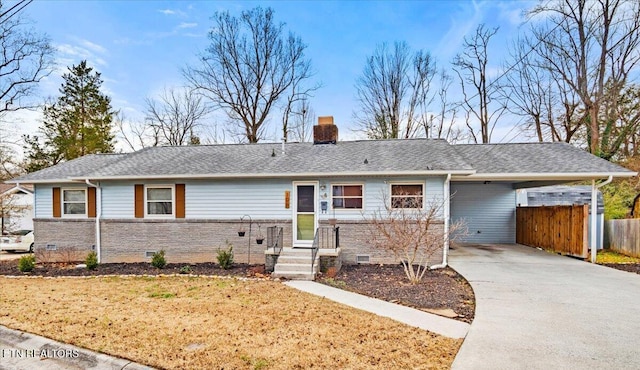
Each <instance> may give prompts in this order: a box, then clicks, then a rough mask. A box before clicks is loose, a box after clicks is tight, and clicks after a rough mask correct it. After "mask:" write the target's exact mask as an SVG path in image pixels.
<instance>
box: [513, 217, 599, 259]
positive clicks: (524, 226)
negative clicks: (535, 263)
mask: <svg viewBox="0 0 640 370" xmlns="http://www.w3.org/2000/svg"><path fill="white" fill-rule="evenodd" d="M588 229H589V206H588V205H580V206H577V205H576V206H550V207H546V206H543V207H517V208H516V242H517V243H519V244H524V245H528V246H531V247H540V248H544V249H551V250H553V251H556V252H558V253H562V254H567V255H570V256H575V257H580V258H587V255H588V236H589V235H588Z"/></svg>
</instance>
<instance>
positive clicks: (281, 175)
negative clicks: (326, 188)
mask: <svg viewBox="0 0 640 370" xmlns="http://www.w3.org/2000/svg"><path fill="white" fill-rule="evenodd" d="M475 173H476V171H475V170H457V171H452V170H435V171H395V172H383V171H362V172H344V173H335V172H296V173H286V172H285V173H254V174H251V173H249V174H247V173H228V174H199V175H185V174H177V175H150V176H133V175H125V176H91V178H92V179H94V180H170V179H194V180H197V179H203V180H204V179H238V178H244V179H247V178H303V177H314V178H315V177H352V176H372V177H388V176H443V175H449V174H455V175H460V176H468V175H472V174H475ZM84 179H85V178H84V177H70V178H68V179H67V180H71V181H84ZM33 182H34V183H35V182H46V183H50V182H52V180H35V181H33Z"/></svg>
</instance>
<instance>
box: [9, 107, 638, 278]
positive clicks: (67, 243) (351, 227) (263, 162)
mask: <svg viewBox="0 0 640 370" xmlns="http://www.w3.org/2000/svg"><path fill="white" fill-rule="evenodd" d="M319 122H320V124H319V125H317V126H315V127H314V143H287V144H281V143H264V144H262V143H261V144H235V145H202V146H180V147H153V148H146V149H143V150H140V151H137V152H134V153H127V154H106V155H88V156H85V157H82V158H79V159H76V160H73V161H69V162H66V163H61V164H58V165H56V166H53V167H50V168H47V169H44V170H41V171H38V172H34V173H31V174H28V175H25V176H22V177H19V178H17V179H14V180H12V181H11V182H13V183H16V184H33V185H34V187H35V220H34V223H35V235H36V242H35V244H36V250H37V249H47V248H48V249H59V248H64V247H74V248H81V249H82V250H83V251H84V253H86V251H87V250H89V249H91V248H96V249H97V251H98V254H99V258H100V261H101V262H134V261H148V260H149V259H150V258H149V257H150V255H151V254H152V252H154V251H157V250H160V249H164V250H165V251H166V254H167V259H168V260H169V261H170V262H180V263H186V262H202V261H213V260H215V254H216V251H217V250H218V248H224V247H225V244H226V241H228V242H229V243H231V244H233V246H234V253H235V255H236V259H235V260H236V261H241V262H244V261H247V260H248V257H249V258H250V259H251V261H252V262H255V263H264V261H265V256H264V252H265V246H264V245H258V244H256V243H255V240H248V239H247V237H246V236H244V237H240V236H239V234H238V232H237V231H238V230H239V229H240V228H243V227H246V226H248V225H247V221H246V220H247V219H248V217H246V216H250V217H251V220H252V222H253V235H254V236H253V238H255V235H256V234H257V233H258V232H259V231H258V230H260V232H261V233H262V234H265V232H266V228H267V227H269V226H280V227H282V228H283V244H284V247H285V249H286V250H291V249H290V248H291V247H293V248H297V247H310V246H311V245H312V244H313V240H314V235H315V232H316V230H317V229H318V227H321V226H328V225H329V221H330V219H332V218H335V219H336V224H337V226H338V227H339V228H340V232H339V236H340V240H339V244H340V249H339V250H338V251H336V250H322V249H321V250H320V251H319V254H320V255H323V254H327V255H333V256H339V257H338V258H339V260H340V261H342V262H344V263H347V264H353V263H356V261H360V262H364V261H368V262H370V263H394V262H397V261H395V260H394V259H393V258H392V257H391V256H390V255H389V254H386V253H384V252H383V251H380V250H374V249H373V248H372V247H371V245H370V241H371V240H373V238H376V235H374V234H372V233H371V228H370V225H369V224H368V222H367V221H366V218H367V217H369V216H370V215H371V214H372V213H373V212H375V211H377V210H380V209H384V207H385V206H392V205H393V204H400V203H402V202H399V200H403V199H411V200H413V201H416V202H417V204H422V205H423V206H426V205H427V204H429V203H431V202H432V201H436V202H442V203H443V204H444V207H443V208H442V212H441V214H440V215H441V223H440V226H439V227H441V228H444V229H447V228H448V226H449V222H450V221H455V220H458V219H464V220H466V222H467V224H468V228H469V235H468V236H467V237H466V239H465V241H467V242H472V243H489V242H498V243H514V242H515V207H516V189H519V188H526V187H533V186H541V185H549V184H561V183H567V182H572V181H578V180H580V181H584V180H594V181H595V180H598V179H607V178H609V177H611V176H613V177H629V176H633V175H634V174H635V173H634V172H631V171H629V170H627V169H624V168H622V167H619V166H617V165H615V164H612V163H610V162H607V161H605V160H603V159H600V158H597V157H595V156H593V155H591V154H589V153H586V152H584V151H583V150H580V149H578V148H575V147H573V146H571V145H569V144H563V143H526V144H488V145H450V144H448V143H447V142H446V141H444V140H436V139H411V140H371V141H369V140H364V141H348V142H341V141H338V140H337V139H338V136H337V132H338V129H337V127H336V126H335V125H333V119H332V118H331V117H321V118H320V119H319ZM594 184H595V182H594ZM243 217H244V219H243V220H241V218H243ZM258 224H259V225H260V227H259V228H258ZM249 247H250V248H251V253H250V254H249ZM447 250H448V245H447V243H446V241H445V240H443V248H442V251H441V253H439V254H438V255H437V256H434V260H433V261H432V263H437V264H442V263H446V253H447ZM305 253H306V252H304V251H303V252H301V255H305V256H307V255H308V254H305ZM248 254H249V256H248ZM309 259H310V257H309ZM282 263H284V262H282ZM276 270H277V269H276Z"/></svg>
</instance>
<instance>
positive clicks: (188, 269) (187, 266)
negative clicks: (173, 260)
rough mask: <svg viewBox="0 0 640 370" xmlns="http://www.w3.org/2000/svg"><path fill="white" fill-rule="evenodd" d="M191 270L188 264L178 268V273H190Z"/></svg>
mask: <svg viewBox="0 0 640 370" xmlns="http://www.w3.org/2000/svg"><path fill="white" fill-rule="evenodd" d="M191 272H193V270H192V269H191V266H189V265H186V266H182V267H181V268H180V273H181V274H190V273H191Z"/></svg>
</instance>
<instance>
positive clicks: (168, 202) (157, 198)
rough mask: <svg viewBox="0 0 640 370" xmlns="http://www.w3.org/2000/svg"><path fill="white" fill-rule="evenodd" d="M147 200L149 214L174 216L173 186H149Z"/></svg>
mask: <svg viewBox="0 0 640 370" xmlns="http://www.w3.org/2000/svg"><path fill="white" fill-rule="evenodd" d="M145 202H146V212H147V215H148V216H158V217H162V216H172V215H173V186H147V187H146V189H145Z"/></svg>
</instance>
